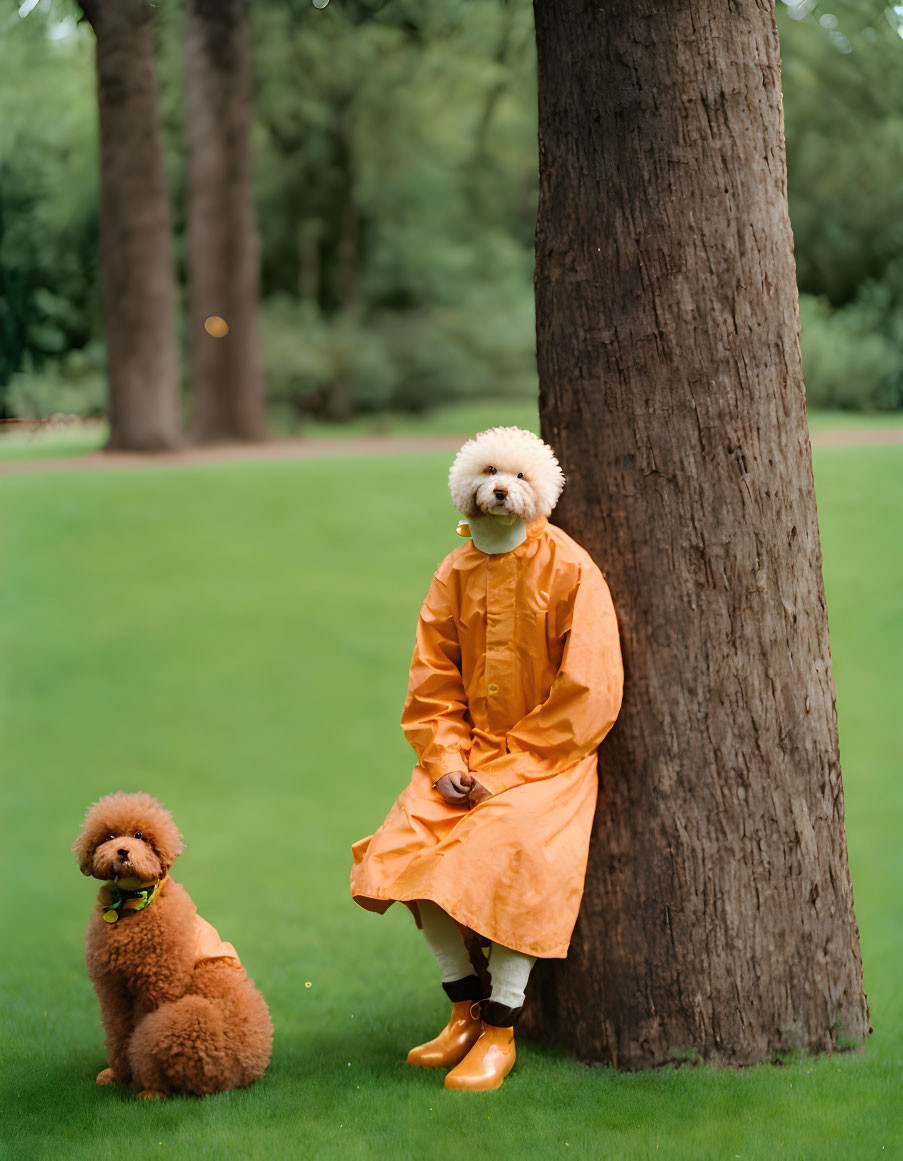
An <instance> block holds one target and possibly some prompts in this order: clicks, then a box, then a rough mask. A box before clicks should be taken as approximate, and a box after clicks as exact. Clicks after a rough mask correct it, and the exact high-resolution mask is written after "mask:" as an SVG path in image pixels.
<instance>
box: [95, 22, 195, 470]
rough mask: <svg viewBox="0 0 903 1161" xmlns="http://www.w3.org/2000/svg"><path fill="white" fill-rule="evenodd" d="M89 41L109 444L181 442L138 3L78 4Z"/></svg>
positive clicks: (155, 137)
mask: <svg viewBox="0 0 903 1161" xmlns="http://www.w3.org/2000/svg"><path fill="white" fill-rule="evenodd" d="M82 9H83V11H84V13H85V15H86V16H87V18H88V20H89V21H90V23H91V26H92V28H93V29H94V34H95V36H96V38H97V100H98V106H99V111H100V168H101V215H100V261H101V272H102V276H103V303H104V320H105V325H106V338H107V362H108V376H109V386H110V408H109V410H110V438H109V442H108V444H107V447H108V448H111V449H113V448H115V449H129V450H132V451H158V450H162V449H165V448H172V447H175V446H177V445H178V443H179V442H180V432H181V409H180V402H179V359H178V347H177V342H176V332H175V320H174V317H173V305H174V299H175V284H174V276H173V264H172V249H171V241H170V217H169V194H168V191H167V188H166V175H165V173H164V169H163V150H162V147H161V143H160V126H159V121H158V116H157V79H156V71H155V68H154V44H153V36H152V31H151V8H150V7H149V5H148V4H147V2H146V0H84V2H83V3H82Z"/></svg>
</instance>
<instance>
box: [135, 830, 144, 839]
mask: <svg viewBox="0 0 903 1161" xmlns="http://www.w3.org/2000/svg"><path fill="white" fill-rule="evenodd" d="M135 838H144V835H143V834H142V833H141V831H140V830H136V831H135Z"/></svg>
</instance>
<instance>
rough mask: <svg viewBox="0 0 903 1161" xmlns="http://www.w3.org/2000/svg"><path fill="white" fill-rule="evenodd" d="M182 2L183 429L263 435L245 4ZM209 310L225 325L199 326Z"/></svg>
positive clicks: (211, 436)
mask: <svg viewBox="0 0 903 1161" xmlns="http://www.w3.org/2000/svg"><path fill="white" fill-rule="evenodd" d="M185 8H186V20H187V29H186V67H187V88H186V105H187V120H188V130H187V133H188V222H187V224H188V324H189V344H188V349H189V361H190V367H191V385H192V391H193V394H194V416H193V433H194V436H195V438H196V439H197V440H198V441H199V442H201V443H210V442H215V441H217V440H230V439H238V440H257V439H263V438H264V436H265V435H266V419H265V413H264V400H263V382H262V378H261V371H260V352H259V347H258V339H257V300H258V295H259V282H260V272H259V246H258V238H257V224H256V218H255V214H254V202H253V196H252V187H251V140H250V128H251V113H250V109H251V79H250V65H249V61H248V14H247V6H246V4H245V2H244V0H186V5H185ZM211 317H218V318H222V319H224V320H225V322H226V324H227V326H228V328H229V329H228V333H227V334H226V335H224V336H221V337H217V336H216V335H215V334H213V335H212V334H210V333H209V332H208V331H207V329H206V328H205V325H204V324H205V322H206V320H207V319H209V318H211Z"/></svg>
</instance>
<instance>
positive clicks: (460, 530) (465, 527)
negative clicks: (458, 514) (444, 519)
mask: <svg viewBox="0 0 903 1161" xmlns="http://www.w3.org/2000/svg"><path fill="white" fill-rule="evenodd" d="M455 532H457V534H458V535H459V536H470V525H469V524H468V523H467V521H466V520H462V521H461V523H460V524H459V525H458V527H457V528H456V529H455Z"/></svg>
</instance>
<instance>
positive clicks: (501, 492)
mask: <svg viewBox="0 0 903 1161" xmlns="http://www.w3.org/2000/svg"><path fill="white" fill-rule="evenodd" d="M507 495H508V489H507V488H496V490H495V498H496V500H504V499H505V497H506V496H507Z"/></svg>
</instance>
